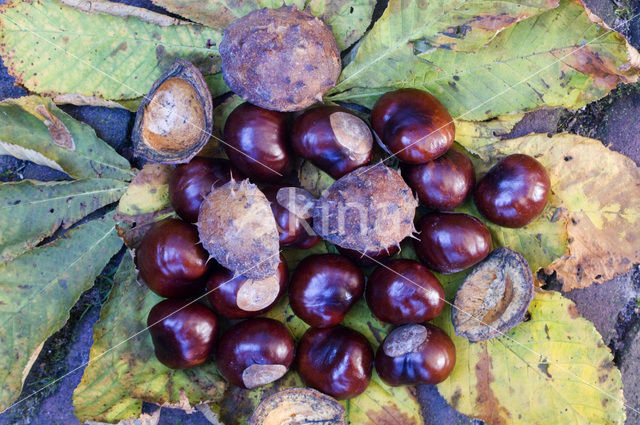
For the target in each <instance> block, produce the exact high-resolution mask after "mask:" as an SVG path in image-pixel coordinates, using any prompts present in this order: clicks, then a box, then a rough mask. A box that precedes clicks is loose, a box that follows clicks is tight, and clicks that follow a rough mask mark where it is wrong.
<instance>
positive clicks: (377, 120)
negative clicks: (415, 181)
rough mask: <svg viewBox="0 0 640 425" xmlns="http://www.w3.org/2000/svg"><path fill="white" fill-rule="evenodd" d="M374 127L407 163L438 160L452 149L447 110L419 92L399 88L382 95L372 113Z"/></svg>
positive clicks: (398, 156)
mask: <svg viewBox="0 0 640 425" xmlns="http://www.w3.org/2000/svg"><path fill="white" fill-rule="evenodd" d="M371 126H372V127H373V130H374V131H375V132H376V134H377V135H378V137H379V138H380V140H381V141H382V143H383V144H384V146H385V147H386V148H387V150H388V151H389V153H391V154H392V155H394V156H396V157H397V158H398V159H399V160H400V161H402V162H405V163H408V164H424V163H425V162H428V161H432V160H434V159H436V158H438V157H439V156H441V155H443V154H444V153H445V152H446V151H447V150H449V148H450V147H451V145H452V144H453V139H454V136H455V125H454V123H453V119H452V118H451V115H449V112H447V109H446V108H445V107H444V106H443V105H442V104H441V103H440V102H439V101H438V99H436V98H435V97H433V96H432V95H431V94H429V93H427V92H426V91H423V90H418V89H399V90H395V91H392V92H388V93H385V94H383V95H382V96H380V99H378V101H377V102H376V104H375V105H374V106H373V109H372V110H371Z"/></svg>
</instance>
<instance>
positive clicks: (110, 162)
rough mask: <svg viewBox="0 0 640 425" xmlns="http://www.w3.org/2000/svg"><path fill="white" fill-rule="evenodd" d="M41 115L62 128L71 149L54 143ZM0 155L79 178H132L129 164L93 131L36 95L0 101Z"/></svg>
mask: <svg viewBox="0 0 640 425" xmlns="http://www.w3.org/2000/svg"><path fill="white" fill-rule="evenodd" d="M38 111H40V112H38ZM42 113H45V114H47V115H49V114H50V115H51V116H53V117H55V119H56V120H58V121H59V123H61V124H62V125H63V126H64V128H65V129H66V131H67V132H68V135H70V136H71V139H72V140H73V144H74V148H73V149H69V148H66V147H63V146H59V145H58V144H56V142H55V140H54V138H53V137H52V130H51V129H50V128H49V127H48V125H49V126H50V125H51V123H50V121H49V120H48V119H46V117H44V116H43V115H42ZM54 134H55V133H54ZM0 155H12V156H15V157H16V158H19V159H24V160H29V161H32V162H35V163H36V164H40V165H45V166H47V167H49V168H53V169H56V170H58V171H63V172H65V173H67V174H68V175H69V176H71V177H73V178H78V179H82V178H89V179H90V178H96V177H98V178H109V179H117V180H122V181H129V180H131V179H132V178H133V176H134V172H133V171H132V170H131V166H130V165H129V162H128V161H127V160H126V159H125V158H123V157H121V156H120V155H118V153H117V152H116V151H115V150H114V149H113V148H112V147H111V146H109V145H108V144H106V143H105V142H104V141H102V140H101V139H100V138H98V136H97V135H96V132H95V131H94V130H93V128H91V127H89V126H88V125H87V124H83V123H81V122H79V121H76V120H75V119H73V118H72V117H70V116H69V115H67V114H66V113H65V112H63V111H62V110H60V109H58V107H57V106H56V105H54V103H53V102H52V101H51V99H47V98H42V97H39V96H26V97H21V98H19V99H11V100H5V101H3V102H0Z"/></svg>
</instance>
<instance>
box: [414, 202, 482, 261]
mask: <svg viewBox="0 0 640 425" xmlns="http://www.w3.org/2000/svg"><path fill="white" fill-rule="evenodd" d="M418 232H419V233H420V239H418V240H416V241H414V245H415V248H416V253H417V254H418V257H420V259H421V260H422V262H424V263H425V264H426V265H427V267H429V268H431V269H433V270H435V271H437V272H439V273H455V272H459V271H461V270H464V269H466V268H468V267H471V266H473V265H474V264H476V263H478V262H480V261H482V260H484V258H485V257H486V256H487V255H489V252H490V251H491V234H490V233H489V229H487V226H485V225H484V224H483V223H482V222H481V221H480V220H478V219H477V218H475V217H473V216H470V215H468V214H462V213H430V214H426V215H425V216H424V217H422V219H421V220H420V222H419V223H418Z"/></svg>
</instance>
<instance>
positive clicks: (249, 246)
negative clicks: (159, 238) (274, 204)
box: [197, 180, 280, 279]
mask: <svg viewBox="0 0 640 425" xmlns="http://www.w3.org/2000/svg"><path fill="white" fill-rule="evenodd" d="M197 226H198V233H199V234H200V240H201V242H202V245H203V246H204V247H205V249H206V250H207V251H208V252H209V254H211V256H212V257H213V258H215V259H216V261H218V263H220V265H222V266H223V267H225V268H227V269H229V270H232V271H234V272H236V273H237V274H241V275H243V276H245V277H248V278H250V279H266V278H268V277H270V276H273V275H274V274H275V273H276V268H277V267H278V264H279V263H280V255H279V252H280V251H279V249H280V248H279V238H278V227H277V225H276V220H275V218H274V217H273V213H272V212H271V206H270V204H269V201H267V198H266V197H265V196H264V194H263V193H262V192H261V191H260V190H259V189H258V188H257V187H256V186H255V185H254V184H252V183H250V182H249V180H244V181H242V182H240V183H238V182H236V181H235V180H230V181H229V182H228V183H226V184H225V185H223V186H220V187H217V188H215V189H213V190H212V191H211V193H210V194H209V195H208V196H207V197H206V198H205V199H204V201H203V202H202V205H201V206H200V214H199V215H198V223H197Z"/></svg>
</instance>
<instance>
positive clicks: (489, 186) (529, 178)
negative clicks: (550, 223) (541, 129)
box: [473, 154, 551, 227]
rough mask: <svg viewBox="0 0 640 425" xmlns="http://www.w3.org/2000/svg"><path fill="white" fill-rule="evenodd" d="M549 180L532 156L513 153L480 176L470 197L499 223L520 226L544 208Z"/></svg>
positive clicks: (489, 218) (543, 169)
mask: <svg viewBox="0 0 640 425" xmlns="http://www.w3.org/2000/svg"><path fill="white" fill-rule="evenodd" d="M550 188H551V180H549V174H548V173H547V170H546V169H545V168H544V166H543V165H542V164H540V163H539V162H538V161H537V160H535V159H534V158H532V157H530V156H528V155H523V154H513V155H509V156H507V157H505V158H503V159H501V160H500V161H499V162H498V163H497V164H496V165H494V166H493V167H492V168H491V169H490V170H489V171H488V172H487V174H486V175H485V176H484V177H483V178H482V179H481V180H480V182H479V183H478V187H476V190H475V192H474V195H473V200H474V202H475V204H476V207H478V211H480V213H482V215H483V216H485V217H486V218H487V219H488V220H490V221H492V222H494V223H496V224H498V225H500V226H503V227H522V226H525V225H527V224H528V223H530V222H531V221H532V220H533V219H534V218H536V217H537V216H538V215H540V213H541V212H542V211H543V210H544V207H545V206H546V205H547V202H548V201H549V191H550Z"/></svg>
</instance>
